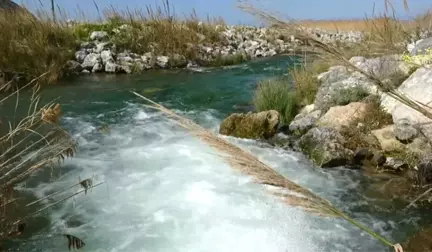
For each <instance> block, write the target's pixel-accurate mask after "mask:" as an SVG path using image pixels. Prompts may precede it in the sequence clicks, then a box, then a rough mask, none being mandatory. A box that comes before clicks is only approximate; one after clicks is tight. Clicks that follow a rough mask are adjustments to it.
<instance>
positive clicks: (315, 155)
mask: <svg viewBox="0 0 432 252" xmlns="http://www.w3.org/2000/svg"><path fill="white" fill-rule="evenodd" d="M344 144H345V139H344V138H343V136H342V135H341V134H340V133H339V132H337V131H336V130H335V129H332V128H326V127H317V128H313V129H311V130H309V131H308V132H307V133H306V134H305V135H303V136H302V137H301V138H300V141H299V147H300V149H301V150H302V151H303V152H304V153H305V154H307V155H308V156H309V157H310V158H311V159H312V160H313V161H314V163H315V164H316V165H318V166H320V167H336V166H343V165H346V164H348V163H349V162H350V161H351V160H352V158H353V156H354V153H353V152H352V151H351V150H348V149H346V148H345V147H344Z"/></svg>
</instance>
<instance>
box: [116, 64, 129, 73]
mask: <svg viewBox="0 0 432 252" xmlns="http://www.w3.org/2000/svg"><path fill="white" fill-rule="evenodd" d="M117 72H119V73H127V74H130V73H132V69H131V66H130V65H118V66H117Z"/></svg>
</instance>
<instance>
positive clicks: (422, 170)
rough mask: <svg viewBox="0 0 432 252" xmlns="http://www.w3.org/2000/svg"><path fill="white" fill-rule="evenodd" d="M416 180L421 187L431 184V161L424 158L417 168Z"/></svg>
mask: <svg viewBox="0 0 432 252" xmlns="http://www.w3.org/2000/svg"><path fill="white" fill-rule="evenodd" d="M417 169H418V172H417V180H418V183H419V184H420V185H421V186H424V185H429V184H432V159H431V158H425V159H423V160H422V161H421V162H420V163H419V165H418V166H417Z"/></svg>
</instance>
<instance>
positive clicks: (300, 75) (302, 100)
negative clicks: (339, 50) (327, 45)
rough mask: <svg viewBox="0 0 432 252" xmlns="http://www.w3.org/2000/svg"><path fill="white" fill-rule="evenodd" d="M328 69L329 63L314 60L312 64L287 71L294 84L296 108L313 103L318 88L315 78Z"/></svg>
mask: <svg viewBox="0 0 432 252" xmlns="http://www.w3.org/2000/svg"><path fill="white" fill-rule="evenodd" d="M329 67H330V64H329V62H325V61H322V60H320V59H315V60H314V61H313V62H312V63H305V64H302V65H300V66H298V65H294V67H293V68H291V69H289V70H288V72H289V74H290V76H291V78H292V80H293V83H294V87H295V91H296V100H297V105H298V106H300V107H302V106H306V105H309V104H312V103H313V102H314V100H315V95H316V93H317V92H318V87H319V83H318V79H317V77H318V75H319V74H320V73H323V72H326V71H327V70H328V69H329Z"/></svg>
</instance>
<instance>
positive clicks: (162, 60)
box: [156, 56, 170, 68]
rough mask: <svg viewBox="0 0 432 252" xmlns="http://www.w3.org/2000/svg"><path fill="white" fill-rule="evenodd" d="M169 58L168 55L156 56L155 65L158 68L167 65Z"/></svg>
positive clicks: (166, 66)
mask: <svg viewBox="0 0 432 252" xmlns="http://www.w3.org/2000/svg"><path fill="white" fill-rule="evenodd" d="M169 61H170V58H169V57H168V56H158V57H156V65H157V66H158V67H160V68H168V67H169Z"/></svg>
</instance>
